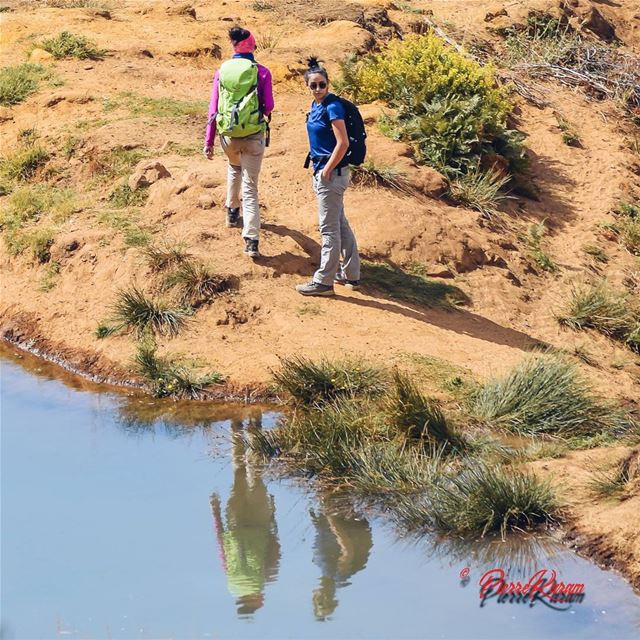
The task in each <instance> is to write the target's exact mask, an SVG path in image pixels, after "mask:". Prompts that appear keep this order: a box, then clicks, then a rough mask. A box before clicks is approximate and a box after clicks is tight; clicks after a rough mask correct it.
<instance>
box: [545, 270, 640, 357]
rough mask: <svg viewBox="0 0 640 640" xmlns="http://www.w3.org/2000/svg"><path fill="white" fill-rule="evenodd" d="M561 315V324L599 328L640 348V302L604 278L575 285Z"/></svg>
mask: <svg viewBox="0 0 640 640" xmlns="http://www.w3.org/2000/svg"><path fill="white" fill-rule="evenodd" d="M557 318H558V322H560V324H563V325H566V326H568V327H571V328H572V329H585V328H591V329H595V330H596V331H598V332H600V333H602V334H604V335H606V336H609V337H610V338H613V339H614V340H621V341H623V342H626V343H627V344H628V345H629V347H630V348H631V349H633V350H635V351H638V352H640V340H639V339H638V332H639V327H640V303H638V301H637V300H634V299H632V298H630V297H629V296H628V295H627V294H625V293H619V292H617V291H615V290H613V289H611V288H609V287H608V285H607V284H606V283H604V282H600V283H598V284H592V285H587V286H584V287H575V288H574V289H573V290H572V291H571V297H570V299H569V301H568V302H567V305H566V307H565V308H564V309H563V310H562V311H561V312H560V313H559V314H558V315H557Z"/></svg>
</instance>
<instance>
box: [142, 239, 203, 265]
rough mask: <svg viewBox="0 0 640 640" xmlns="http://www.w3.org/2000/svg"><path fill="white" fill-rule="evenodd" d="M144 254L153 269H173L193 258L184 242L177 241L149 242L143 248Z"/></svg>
mask: <svg viewBox="0 0 640 640" xmlns="http://www.w3.org/2000/svg"><path fill="white" fill-rule="evenodd" d="M142 255H143V256H144V257H145V259H146V262H147V264H148V265H149V268H150V269H151V270H152V271H165V270H167V269H172V268H174V267H177V266H180V265H183V264H184V263H185V262H187V261H188V260H190V258H191V254H190V253H189V252H188V251H187V250H186V248H185V246H184V244H181V243H175V242H163V243H160V244H149V245H147V246H146V247H145V248H144V249H143V251H142Z"/></svg>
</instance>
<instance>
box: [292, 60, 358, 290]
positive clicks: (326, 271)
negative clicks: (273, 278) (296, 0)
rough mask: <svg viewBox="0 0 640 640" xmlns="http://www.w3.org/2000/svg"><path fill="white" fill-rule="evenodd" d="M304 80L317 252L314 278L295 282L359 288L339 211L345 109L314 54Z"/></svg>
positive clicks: (353, 248) (351, 244) (354, 248)
mask: <svg viewBox="0 0 640 640" xmlns="http://www.w3.org/2000/svg"><path fill="white" fill-rule="evenodd" d="M308 64H309V68H308V70H307V71H306V73H305V74H304V79H305V82H306V84H307V87H309V90H310V91H311V94H312V95H313V103H312V104H311V112H310V113H309V116H308V119H307V133H308V135H309V147H310V154H309V155H310V158H311V161H312V162H313V190H314V192H315V194H316V197H317V200H318V217H319V226H320V235H321V236H322V253H321V258H320V267H319V269H318V270H317V271H316V272H315V273H314V275H313V280H312V281H311V282H309V283H307V284H299V285H297V286H296V291H298V293H301V294H302V295H304V296H332V295H334V293H335V292H334V288H333V285H334V282H335V283H337V284H342V285H345V286H346V287H347V288H349V289H352V290H355V289H358V288H359V286H360V257H359V256H358V245H357V243H356V238H355V236H354V234H353V231H352V230H351V227H350V226H349V222H348V220H347V218H346V216H345V214H344V192H345V191H346V189H347V186H348V185H349V164H348V161H346V159H345V155H346V153H347V151H348V149H349V137H348V135H347V129H346V125H345V110H344V107H343V105H342V103H341V102H340V100H339V99H338V97H337V96H335V95H334V94H333V93H329V76H328V74H327V71H326V69H324V68H323V67H321V66H320V65H319V63H318V60H317V59H316V58H309V61H308Z"/></svg>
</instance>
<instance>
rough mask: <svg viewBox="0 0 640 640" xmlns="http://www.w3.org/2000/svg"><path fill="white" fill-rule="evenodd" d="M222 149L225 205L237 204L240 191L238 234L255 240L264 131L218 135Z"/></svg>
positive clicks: (257, 223)
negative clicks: (225, 164) (241, 135)
mask: <svg viewBox="0 0 640 640" xmlns="http://www.w3.org/2000/svg"><path fill="white" fill-rule="evenodd" d="M220 140H221V143H222V150H223V151H224V152H225V154H226V156H227V158H228V159H229V167H228V169H227V207H230V208H231V209H236V208H238V207H239V206H240V192H241V191H242V219H243V221H244V224H243V226H242V237H243V238H250V239H251V240H257V239H258V237H259V235H260V205H259V203H258V176H259V175H260V167H261V165H262V157H263V156H264V133H262V132H261V133H254V134H253V135H250V136H247V137H246V138H226V137H225V136H220Z"/></svg>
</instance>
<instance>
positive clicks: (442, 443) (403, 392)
mask: <svg viewBox="0 0 640 640" xmlns="http://www.w3.org/2000/svg"><path fill="white" fill-rule="evenodd" d="M386 411H387V415H388V417H389V421H390V425H391V426H392V427H393V429H394V430H396V431H397V432H398V433H399V434H401V435H402V437H403V438H405V439H407V440H409V441H414V442H415V441H419V442H422V443H423V444H426V445H428V446H429V447H432V448H433V447H435V448H442V449H443V450H444V451H450V450H451V449H458V450H460V449H463V448H464V442H463V440H462V438H460V436H458V435H457V434H456V433H455V432H454V430H453V428H452V427H451V426H450V425H449V422H448V420H447V418H446V417H445V415H444V413H443V412H442V410H441V408H440V406H439V405H438V404H437V403H436V402H435V401H434V400H430V399H428V398H426V397H425V396H424V395H423V394H422V393H421V392H420V391H419V389H418V388H417V387H416V385H415V384H414V382H413V381H412V380H411V378H409V376H407V375H406V374H404V373H400V372H399V371H397V370H396V371H394V373H393V385H392V389H391V392H390V393H389V395H388V397H387V399H386Z"/></svg>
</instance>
